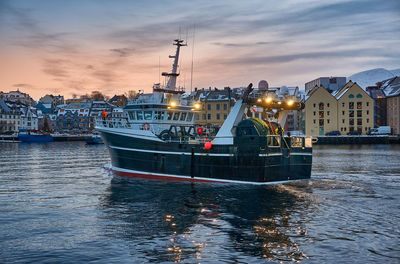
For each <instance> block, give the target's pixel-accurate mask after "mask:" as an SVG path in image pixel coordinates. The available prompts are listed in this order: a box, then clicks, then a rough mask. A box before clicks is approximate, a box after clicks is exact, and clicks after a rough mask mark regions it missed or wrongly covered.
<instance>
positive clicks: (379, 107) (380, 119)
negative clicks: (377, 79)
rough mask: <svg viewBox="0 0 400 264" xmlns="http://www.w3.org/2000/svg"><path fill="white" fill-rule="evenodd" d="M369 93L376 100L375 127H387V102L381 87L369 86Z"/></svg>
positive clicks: (367, 89)
mask: <svg viewBox="0 0 400 264" xmlns="http://www.w3.org/2000/svg"><path fill="white" fill-rule="evenodd" d="M366 91H367V93H368V94H369V96H371V98H372V99H373V100H374V127H378V126H387V100H386V95H385V93H384V91H383V90H382V89H381V87H380V86H368V87H367V88H366Z"/></svg>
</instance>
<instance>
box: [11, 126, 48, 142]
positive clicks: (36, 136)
mask: <svg viewBox="0 0 400 264" xmlns="http://www.w3.org/2000/svg"><path fill="white" fill-rule="evenodd" d="M18 140H19V141H22V142H28V143H30V142H52V141H53V137H52V136H51V135H50V134H49V133H42V132H41V131H33V130H25V129H20V130H19V133H18Z"/></svg>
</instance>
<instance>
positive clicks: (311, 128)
mask: <svg viewBox="0 0 400 264" xmlns="http://www.w3.org/2000/svg"><path fill="white" fill-rule="evenodd" d="M303 117H304V118H305V122H304V123H305V133H306V134H307V135H325V134H326V133H328V132H332V131H339V132H340V133H341V134H347V133H348V132H351V131H359V132H360V133H362V134H366V133H367V132H368V131H369V130H370V129H371V128H372V127H374V100H373V99H372V98H371V97H370V96H369V95H368V94H367V93H366V92H365V91H364V90H363V89H362V88H361V87H360V86H359V85H358V84H357V83H353V82H351V81H349V82H348V83H347V84H346V85H345V86H343V87H342V88H340V89H338V90H336V91H334V92H333V93H329V91H328V90H327V89H325V87H323V86H322V85H321V86H316V87H314V88H313V89H311V90H309V92H308V93H307V95H306V98H305V108H304V115H303Z"/></svg>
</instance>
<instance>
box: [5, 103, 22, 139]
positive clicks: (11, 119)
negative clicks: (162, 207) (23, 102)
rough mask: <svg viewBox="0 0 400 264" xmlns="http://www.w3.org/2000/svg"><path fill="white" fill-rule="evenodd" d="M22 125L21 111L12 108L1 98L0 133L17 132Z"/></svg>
mask: <svg viewBox="0 0 400 264" xmlns="http://www.w3.org/2000/svg"><path fill="white" fill-rule="evenodd" d="M20 125H21V112H20V111H18V110H11V109H10V108H9V107H8V105H7V104H6V103H5V101H4V100H3V99H1V98H0V134H4V133H16V132H18V128H19V126H20Z"/></svg>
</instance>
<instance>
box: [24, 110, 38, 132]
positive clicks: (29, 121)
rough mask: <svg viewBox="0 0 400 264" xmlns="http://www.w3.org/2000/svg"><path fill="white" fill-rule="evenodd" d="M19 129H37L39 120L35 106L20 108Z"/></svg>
mask: <svg viewBox="0 0 400 264" xmlns="http://www.w3.org/2000/svg"><path fill="white" fill-rule="evenodd" d="M19 129H26V130H38V129H39V120H38V115H37V111H36V108H34V107H31V106H28V107H25V108H21V125H20V127H19Z"/></svg>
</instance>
